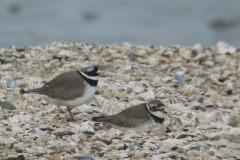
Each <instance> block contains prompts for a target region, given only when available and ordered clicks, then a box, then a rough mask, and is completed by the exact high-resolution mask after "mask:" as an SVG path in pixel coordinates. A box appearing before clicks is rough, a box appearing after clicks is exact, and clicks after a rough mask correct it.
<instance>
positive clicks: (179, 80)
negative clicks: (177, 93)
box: [174, 74, 186, 86]
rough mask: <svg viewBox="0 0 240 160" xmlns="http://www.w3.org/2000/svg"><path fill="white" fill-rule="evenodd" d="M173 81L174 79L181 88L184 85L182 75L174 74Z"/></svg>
mask: <svg viewBox="0 0 240 160" xmlns="http://www.w3.org/2000/svg"><path fill="white" fill-rule="evenodd" d="M174 79H176V80H177V81H178V83H179V84H180V85H181V86H183V85H184V84H185V83H186V81H185V79H184V77H183V76H182V75H179V74H174Z"/></svg>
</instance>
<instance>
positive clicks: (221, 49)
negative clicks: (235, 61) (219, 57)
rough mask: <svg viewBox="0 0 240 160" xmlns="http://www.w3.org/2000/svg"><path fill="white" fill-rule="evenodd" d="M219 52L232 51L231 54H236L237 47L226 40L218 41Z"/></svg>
mask: <svg viewBox="0 0 240 160" xmlns="http://www.w3.org/2000/svg"><path fill="white" fill-rule="evenodd" d="M216 47H217V53H220V54H225V53H230V54H235V53H236V48H234V47H232V46H230V45H229V44H227V43H225V42H222V41H220V42H218V43H217V45H216Z"/></svg>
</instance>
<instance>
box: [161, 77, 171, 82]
mask: <svg viewBox="0 0 240 160" xmlns="http://www.w3.org/2000/svg"><path fill="white" fill-rule="evenodd" d="M162 80H163V81H164V82H168V81H171V80H173V77H170V76H167V77H164V78H163V79H162Z"/></svg>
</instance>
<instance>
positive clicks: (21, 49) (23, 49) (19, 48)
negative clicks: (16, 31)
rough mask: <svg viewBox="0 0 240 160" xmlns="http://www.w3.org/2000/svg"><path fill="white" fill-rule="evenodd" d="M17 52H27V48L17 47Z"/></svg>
mask: <svg viewBox="0 0 240 160" xmlns="http://www.w3.org/2000/svg"><path fill="white" fill-rule="evenodd" d="M15 50H16V51H18V52H21V51H25V50H26V46H15Z"/></svg>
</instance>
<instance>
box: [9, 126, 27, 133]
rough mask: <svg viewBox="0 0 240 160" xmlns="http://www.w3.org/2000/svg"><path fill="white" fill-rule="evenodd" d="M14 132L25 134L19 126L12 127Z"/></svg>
mask: <svg viewBox="0 0 240 160" xmlns="http://www.w3.org/2000/svg"><path fill="white" fill-rule="evenodd" d="M12 131H13V132H24V131H23V129H22V128H20V127H18V126H13V127H12Z"/></svg>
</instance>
